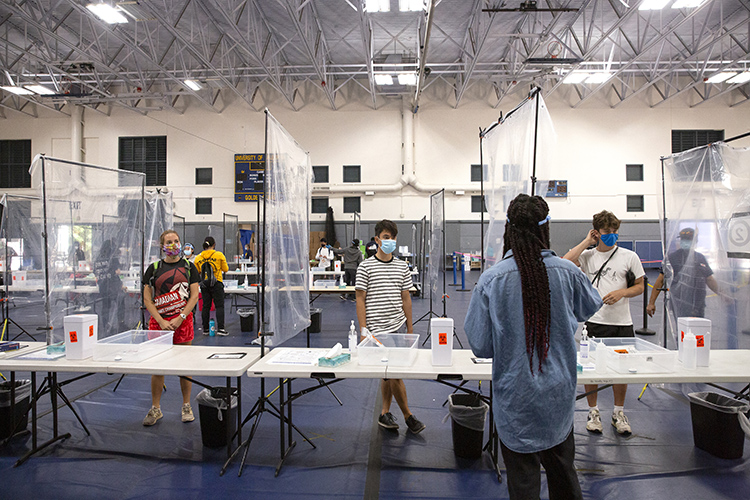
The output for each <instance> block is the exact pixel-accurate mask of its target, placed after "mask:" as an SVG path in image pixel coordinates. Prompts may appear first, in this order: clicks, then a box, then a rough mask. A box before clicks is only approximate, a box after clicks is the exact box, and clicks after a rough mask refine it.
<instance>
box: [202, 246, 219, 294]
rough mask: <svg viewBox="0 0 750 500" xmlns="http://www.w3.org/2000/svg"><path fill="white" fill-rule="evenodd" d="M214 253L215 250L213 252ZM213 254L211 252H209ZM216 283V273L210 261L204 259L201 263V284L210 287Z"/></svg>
mask: <svg viewBox="0 0 750 500" xmlns="http://www.w3.org/2000/svg"><path fill="white" fill-rule="evenodd" d="M214 253H216V252H214ZM211 255H213V253H212V254H211ZM215 284H216V275H215V274H214V267H213V266H212V265H211V262H210V261H208V260H206V261H205V262H204V263H203V264H201V286H205V287H208V288H212V287H213V286H214V285H215Z"/></svg>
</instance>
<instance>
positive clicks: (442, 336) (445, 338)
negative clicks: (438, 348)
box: [438, 332, 448, 345]
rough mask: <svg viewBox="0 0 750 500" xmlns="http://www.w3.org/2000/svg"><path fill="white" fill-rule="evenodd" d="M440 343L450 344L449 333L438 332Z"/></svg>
mask: <svg viewBox="0 0 750 500" xmlns="http://www.w3.org/2000/svg"><path fill="white" fill-rule="evenodd" d="M438 344H439V345H448V334H447V333H445V332H443V333H438Z"/></svg>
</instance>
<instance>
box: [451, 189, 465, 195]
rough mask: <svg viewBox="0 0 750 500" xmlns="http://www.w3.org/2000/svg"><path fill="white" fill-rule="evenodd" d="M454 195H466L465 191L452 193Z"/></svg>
mask: <svg viewBox="0 0 750 500" xmlns="http://www.w3.org/2000/svg"><path fill="white" fill-rule="evenodd" d="M454 193H456V196H463V195H464V194H466V192H465V191H461V190H457V191H454Z"/></svg>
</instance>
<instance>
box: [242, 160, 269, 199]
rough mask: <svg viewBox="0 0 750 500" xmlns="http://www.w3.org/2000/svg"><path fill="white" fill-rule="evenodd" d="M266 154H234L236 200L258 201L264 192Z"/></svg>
mask: <svg viewBox="0 0 750 500" xmlns="http://www.w3.org/2000/svg"><path fill="white" fill-rule="evenodd" d="M265 156H266V155H264V154H263V153H261V154H236V155H234V177H235V179H234V181H235V182H234V201H258V197H259V195H262V194H263V182H264V180H265V172H264V168H265V160H266V158H265Z"/></svg>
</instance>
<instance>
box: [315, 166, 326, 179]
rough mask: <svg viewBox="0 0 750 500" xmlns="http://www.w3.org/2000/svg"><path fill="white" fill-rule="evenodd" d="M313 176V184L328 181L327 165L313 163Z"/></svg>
mask: <svg viewBox="0 0 750 500" xmlns="http://www.w3.org/2000/svg"><path fill="white" fill-rule="evenodd" d="M313 176H315V179H314V180H313V182H314V183H315V184H320V183H321V182H322V183H326V182H328V165H313Z"/></svg>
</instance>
